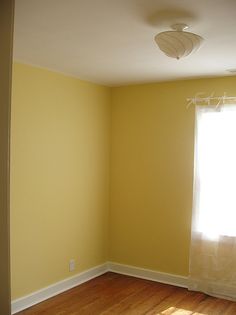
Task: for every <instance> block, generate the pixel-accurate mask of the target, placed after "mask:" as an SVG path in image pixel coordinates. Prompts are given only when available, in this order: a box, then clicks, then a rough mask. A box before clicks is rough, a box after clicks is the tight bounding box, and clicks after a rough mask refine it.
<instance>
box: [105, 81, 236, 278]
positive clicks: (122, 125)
mask: <svg viewBox="0 0 236 315" xmlns="http://www.w3.org/2000/svg"><path fill="white" fill-rule="evenodd" d="M112 92H113V94H112V95H113V96H112V97H113V99H112V142H111V143H112V153H111V161H112V164H111V222H110V239H111V243H110V260H111V261H115V262H119V263H123V264H129V265H134V266H138V267H144V268H150V269H153V270H157V271H163V272H167V273H173V274H178V275H187V274H188V262H189V261H188V257H189V243H190V229H191V207H192V182H193V158H194V107H191V108H190V109H189V110H187V109H186V104H187V102H186V98H187V97H193V96H194V95H195V94H196V93H197V92H205V93H206V96H209V95H210V94H211V93H212V92H215V95H223V93H224V92H226V93H227V95H236V78H235V77H228V78H217V79H204V80H189V81H177V82H169V83H159V84H158V83H157V84H147V85H136V86H127V87H120V88H114V89H113V91H112Z"/></svg>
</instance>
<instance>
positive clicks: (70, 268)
mask: <svg viewBox="0 0 236 315" xmlns="http://www.w3.org/2000/svg"><path fill="white" fill-rule="evenodd" d="M69 270H70V271H74V270H75V260H74V259H71V260H70V262H69Z"/></svg>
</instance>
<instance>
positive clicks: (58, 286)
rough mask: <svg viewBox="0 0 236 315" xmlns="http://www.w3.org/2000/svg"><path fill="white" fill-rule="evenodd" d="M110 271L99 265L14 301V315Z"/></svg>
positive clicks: (104, 265) (105, 265)
mask: <svg viewBox="0 0 236 315" xmlns="http://www.w3.org/2000/svg"><path fill="white" fill-rule="evenodd" d="M107 271H108V267H107V264H106V263H105V264H103V265H99V266H96V267H94V268H91V269H88V270H86V271H84V272H81V273H79V274H77V275H75V276H73V277H70V278H67V279H65V280H62V281H59V282H57V283H55V284H52V285H50V286H48V287H46V288H43V289H41V290H39V291H36V292H33V293H32V294H29V295H26V296H24V297H22V298H19V299H16V300H14V301H12V303H11V308H12V311H11V313H12V314H15V313H17V312H20V311H22V310H24V309H26V308H28V307H30V306H33V305H35V304H38V303H40V302H42V301H45V300H47V299H49V298H50V297H53V296H55V295H57V294H59V293H62V292H64V291H67V290H69V289H71V288H73V287H76V286H77V285H79V284H82V283H84V282H86V281H89V280H91V279H93V278H96V277H98V276H100V275H102V274H104V273H106V272H107Z"/></svg>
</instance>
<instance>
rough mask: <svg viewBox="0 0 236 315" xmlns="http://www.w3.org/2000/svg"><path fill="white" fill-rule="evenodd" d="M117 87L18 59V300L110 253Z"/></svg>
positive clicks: (14, 240)
mask: <svg viewBox="0 0 236 315" xmlns="http://www.w3.org/2000/svg"><path fill="white" fill-rule="evenodd" d="M110 92H111V91H110V89H109V88H106V87H102V86H98V85H95V84H92V83H87V82H83V81H80V80H78V79H75V78H70V77H67V76H64V75H61V74H57V73H53V72H50V71H47V70H43V69H39V68H35V67H31V66H26V65H22V64H15V65H14V73H13V97H12V98H13V99H12V132H11V148H12V149H11V231H12V233H11V258H12V298H13V299H15V298H18V297H21V296H24V295H26V294H29V293H31V292H33V291H36V290H38V289H40V288H43V287H45V286H48V285H50V284H53V283H55V282H57V281H59V280H61V279H64V278H67V277H69V276H72V275H73V274H75V273H78V272H80V271H83V270H85V269H88V268H91V267H93V266H96V265H99V264H101V263H104V262H105V261H107V259H108V256H107V248H108V244H107V242H108V215H109V214H108V211H109V209H108V208H109V167H110V114H111V112H110V102H111V93H110ZM72 258H74V259H75V261H76V268H75V271H74V272H72V273H69V260H70V259H72Z"/></svg>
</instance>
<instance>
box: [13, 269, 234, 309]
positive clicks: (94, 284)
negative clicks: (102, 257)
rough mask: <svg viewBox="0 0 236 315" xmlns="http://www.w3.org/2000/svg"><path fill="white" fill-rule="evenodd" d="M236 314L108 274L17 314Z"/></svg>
mask: <svg viewBox="0 0 236 315" xmlns="http://www.w3.org/2000/svg"><path fill="white" fill-rule="evenodd" d="M118 314H121V315H236V303H235V302H231V301H228V300H223V299H217V298H214V297H210V296H207V295H206V294H203V293H199V292H190V291H188V290H187V289H183V288H178V287H175V286H171V285H167V284H161V283H157V282H153V281H148V280H142V279H138V278H134V277H129V276H124V275H119V274H115V273H112V272H108V273H106V274H104V275H102V276H100V277H97V278H95V279H93V280H90V281H88V282H86V283H84V284H81V285H79V286H77V287H75V288H73V289H71V290H69V291H66V292H64V293H61V294H59V295H57V296H55V297H53V298H50V299H48V300H46V301H44V302H42V303H40V304H38V305H35V306H33V307H31V308H29V309H27V310H24V311H22V312H19V313H17V315H118Z"/></svg>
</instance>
